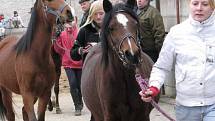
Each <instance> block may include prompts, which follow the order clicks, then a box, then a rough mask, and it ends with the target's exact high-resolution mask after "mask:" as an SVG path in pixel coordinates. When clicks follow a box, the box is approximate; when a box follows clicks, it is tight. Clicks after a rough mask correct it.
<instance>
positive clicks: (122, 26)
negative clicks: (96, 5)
mask: <svg viewBox="0 0 215 121" xmlns="http://www.w3.org/2000/svg"><path fill="white" fill-rule="evenodd" d="M134 1H135V0H133V1H132V0H128V1H127V3H126V4H120V3H119V4H116V5H115V6H112V4H111V2H110V1H108V0H104V1H103V7H104V10H105V17H104V21H103V25H102V29H101V34H100V35H101V45H100V44H98V45H96V46H94V47H93V48H92V50H91V51H90V52H89V53H88V55H87V57H86V60H85V62H84V65H83V73H82V79H81V90H82V94H83V99H84V102H85V104H86V106H87V107H88V109H89V110H90V112H91V113H92V115H93V117H94V120H95V121H149V120H150V119H149V114H150V112H151V110H152V108H153V107H152V105H151V104H150V103H145V102H143V101H142V100H141V98H140V96H139V91H140V90H141V89H140V87H139V85H138V84H137V82H136V79H135V73H136V70H137V68H138V71H139V72H141V74H142V76H144V77H145V78H149V76H150V71H151V68H152V65H153V62H152V60H151V59H150V58H149V56H147V55H146V54H144V53H142V52H141V47H140V44H139V40H138V38H139V37H138V35H139V28H138V27H139V22H138V19H137V17H136V14H135V13H134V12H133V10H132V8H133V5H134ZM156 101H158V97H156Z"/></svg>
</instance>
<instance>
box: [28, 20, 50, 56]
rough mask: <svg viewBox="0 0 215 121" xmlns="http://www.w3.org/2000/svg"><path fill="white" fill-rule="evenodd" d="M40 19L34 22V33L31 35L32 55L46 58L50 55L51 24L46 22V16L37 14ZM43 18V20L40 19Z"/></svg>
mask: <svg viewBox="0 0 215 121" xmlns="http://www.w3.org/2000/svg"><path fill="white" fill-rule="evenodd" d="M38 19H40V20H38V21H37V23H36V28H35V33H34V35H33V43H32V45H31V48H32V50H33V51H36V53H35V52H34V56H37V58H43V60H44V59H46V58H47V59H48V58H49V56H50V55H51V45H52V42H51V38H52V30H53V29H52V28H53V24H48V23H47V20H46V18H42V17H41V16H39V18H38ZM41 19H43V20H41Z"/></svg>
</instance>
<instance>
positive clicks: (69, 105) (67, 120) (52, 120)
mask: <svg viewBox="0 0 215 121" xmlns="http://www.w3.org/2000/svg"><path fill="white" fill-rule="evenodd" d="M13 100H14V109H15V112H16V121H23V120H22V114H21V111H22V110H21V108H22V106H23V104H22V98H21V96H19V95H14V96H13ZM59 102H60V107H61V110H62V114H56V112H55V109H54V110H53V111H52V112H50V111H47V112H46V121H89V119H90V112H89V110H88V109H87V108H86V106H84V109H83V111H82V115H81V116H75V115H74V110H75V109H74V106H73V102H72V98H71V95H70V93H69V86H68V80H67V77H66V75H65V71H64V69H62V74H61V78H60V94H59ZM159 105H160V106H161V108H162V109H164V110H165V111H166V112H167V114H169V115H170V116H172V117H173V118H174V117H175V116H174V99H172V98H169V97H166V96H162V97H161V99H160V102H159ZM36 107H37V104H36V105H35V109H36ZM150 117H151V121H169V120H168V119H166V118H165V117H164V116H163V115H162V114H160V113H159V112H158V111H157V110H155V109H154V110H153V111H152V112H151V115H150Z"/></svg>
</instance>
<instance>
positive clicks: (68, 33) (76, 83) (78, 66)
mask: <svg viewBox="0 0 215 121" xmlns="http://www.w3.org/2000/svg"><path fill="white" fill-rule="evenodd" d="M72 12H73V13H72V14H73V15H74V21H73V22H71V23H66V24H65V30H64V31H63V32H61V34H60V36H59V37H58V38H57V40H56V42H55V43H54V49H55V51H56V52H57V53H58V54H60V55H61V58H62V66H63V67H64V69H65V72H66V75H67V78H68V80H69V86H70V93H71V96H72V99H73V103H74V106H75V115H76V116H79V115H81V111H82V109H83V100H82V94H81V87H80V86H81V73H82V65H83V62H82V60H78V61H75V60H73V59H71V57H70V50H71V48H72V47H73V46H74V43H75V40H76V38H77V35H78V31H79V30H78V26H77V16H76V15H75V12H74V9H72Z"/></svg>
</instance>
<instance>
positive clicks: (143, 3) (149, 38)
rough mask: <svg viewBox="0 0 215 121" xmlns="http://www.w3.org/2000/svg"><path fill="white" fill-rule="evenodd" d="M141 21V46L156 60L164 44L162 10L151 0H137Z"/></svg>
mask: <svg viewBox="0 0 215 121" xmlns="http://www.w3.org/2000/svg"><path fill="white" fill-rule="evenodd" d="M136 2H137V8H138V9H137V15H138V18H139V21H140V35H141V46H142V49H143V51H144V52H145V53H146V54H148V55H149V56H150V57H151V58H152V60H153V61H154V62H155V61H156V60H157V58H158V55H159V52H160V49H161V47H162V44H163V40H164V36H165V29H164V23H163V18H162V16H161V14H160V12H159V11H158V10H157V9H156V8H154V7H152V6H151V5H150V0H136Z"/></svg>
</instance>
